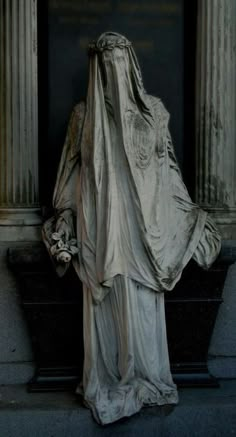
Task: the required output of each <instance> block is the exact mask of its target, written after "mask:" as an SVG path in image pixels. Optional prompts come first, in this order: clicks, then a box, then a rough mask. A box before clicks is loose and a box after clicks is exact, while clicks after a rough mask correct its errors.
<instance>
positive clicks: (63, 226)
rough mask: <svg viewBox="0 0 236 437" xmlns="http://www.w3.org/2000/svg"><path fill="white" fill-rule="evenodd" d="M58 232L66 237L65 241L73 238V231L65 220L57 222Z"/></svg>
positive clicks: (60, 219) (61, 219)
mask: <svg viewBox="0 0 236 437" xmlns="http://www.w3.org/2000/svg"><path fill="white" fill-rule="evenodd" d="M55 230H56V232H57V233H58V234H60V235H63V236H64V240H65V241H69V240H70V239H71V237H72V233H73V229H72V228H71V226H70V225H68V224H67V222H65V221H64V219H63V218H59V219H58V220H57V222H56V229H55Z"/></svg>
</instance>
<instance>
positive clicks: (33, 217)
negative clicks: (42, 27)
mask: <svg viewBox="0 0 236 437" xmlns="http://www.w3.org/2000/svg"><path fill="white" fill-rule="evenodd" d="M0 41H1V43H0V64H1V81H0V113H1V117H0V226H2V225H3V226H5V225H6V226H8V229H7V236H5V238H4V233H3V232H0V238H1V237H3V239H4V240H5V241H6V240H7V238H9V237H8V235H11V230H12V229H11V226H12V225H13V226H16V225H17V226H21V227H24V226H26V227H27V226H30V225H31V226H32V225H38V224H39V223H40V222H41V217H40V214H39V198H38V196H39V189H38V97H37V85H38V84H37V69H38V66H37V1H36V0H22V1H21V2H18V1H17V0H9V1H8V0H0ZM15 231H16V230H15V228H13V235H14V236H15ZM13 235H12V236H11V238H9V239H10V240H12V239H13V238H14V237H13Z"/></svg>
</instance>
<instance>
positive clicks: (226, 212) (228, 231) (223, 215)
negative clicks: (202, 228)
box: [201, 205, 236, 240]
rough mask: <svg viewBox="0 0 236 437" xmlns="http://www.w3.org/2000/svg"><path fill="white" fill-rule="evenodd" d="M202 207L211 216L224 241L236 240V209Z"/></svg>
mask: <svg viewBox="0 0 236 437" xmlns="http://www.w3.org/2000/svg"><path fill="white" fill-rule="evenodd" d="M201 207H202V208H203V209H204V210H205V211H207V212H208V213H209V214H210V216H211V217H212V219H213V220H214V222H215V224H216V226H217V228H218V230H219V231H220V233H221V235H222V238H223V239H224V240H236V208H230V207H229V208H227V209H226V208H213V207H207V206H205V205H202V206H201Z"/></svg>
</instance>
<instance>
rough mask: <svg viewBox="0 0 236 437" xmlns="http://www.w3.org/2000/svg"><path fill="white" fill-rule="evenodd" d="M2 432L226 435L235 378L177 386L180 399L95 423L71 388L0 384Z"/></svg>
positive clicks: (8, 436)
mask: <svg viewBox="0 0 236 437" xmlns="http://www.w3.org/2000/svg"><path fill="white" fill-rule="evenodd" d="M0 407H1V408H0V435H1V436H4V437H16V436H17V437H29V436H32V437H78V436H80V437H100V436H101V437H111V436H112V437H143V436H150V437H157V436H160V437H206V436H207V437H229V436H233V435H235V433H236V415H235V410H236V381H228V382H226V381H225V382H221V384H220V388H219V389H198V390H193V389H187V390H180V404H179V405H178V406H177V407H175V408H173V407H168V406H164V407H152V408H144V409H143V410H141V412H140V413H138V414H136V415H135V416H133V417H131V418H128V419H127V418H125V419H123V420H121V421H119V422H117V423H115V424H112V425H108V426H106V427H101V426H99V425H98V424H97V423H96V422H95V421H94V420H93V419H92V417H91V414H90V412H89V410H88V409H86V408H85V407H84V406H83V405H82V404H81V402H80V401H79V400H78V399H76V397H75V396H74V395H73V394H70V393H46V394H45V393H43V394H28V393H27V392H26V390H25V387H24V386H13V387H1V388H0Z"/></svg>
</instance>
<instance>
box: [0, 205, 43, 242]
mask: <svg viewBox="0 0 236 437" xmlns="http://www.w3.org/2000/svg"><path fill="white" fill-rule="evenodd" d="M41 224H42V218H41V212H40V208H0V241H39V240H41Z"/></svg>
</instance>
